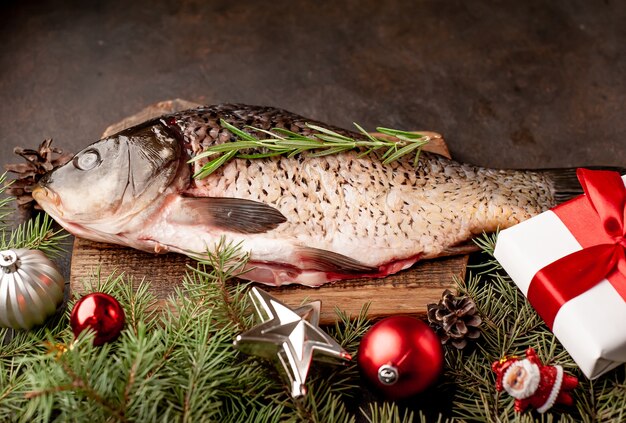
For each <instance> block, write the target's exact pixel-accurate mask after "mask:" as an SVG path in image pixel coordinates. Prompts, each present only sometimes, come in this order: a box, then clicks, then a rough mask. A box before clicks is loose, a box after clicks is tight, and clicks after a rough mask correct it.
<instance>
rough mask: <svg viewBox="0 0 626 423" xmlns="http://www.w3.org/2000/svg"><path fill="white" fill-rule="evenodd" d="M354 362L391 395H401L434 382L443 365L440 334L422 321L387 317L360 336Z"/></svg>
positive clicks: (378, 386) (399, 396)
mask: <svg viewBox="0 0 626 423" xmlns="http://www.w3.org/2000/svg"><path fill="white" fill-rule="evenodd" d="M357 363H358V366H359V369H360V370H361V373H362V374H363V375H364V376H365V377H366V378H367V379H368V380H369V381H370V382H371V383H372V384H373V385H374V386H375V387H376V388H378V389H379V390H380V391H382V392H383V394H385V396H387V397H388V398H390V399H402V398H407V397H410V396H412V395H415V394H417V393H419V392H422V391H423V390H425V389H426V388H428V387H429V386H430V385H431V384H433V383H434V382H435V381H436V380H437V378H438V377H439V375H440V374H441V371H442V369H443V350H442V347H441V341H440V340H439V337H437V335H436V334H435V332H433V330H432V329H431V328H430V327H429V326H428V325H427V324H426V323H424V322H422V321H421V320H418V319H414V318H412V317H408V316H394V317H388V318H386V319H383V320H381V321H380V322H378V323H376V324H375V325H374V326H372V328H371V329H370V330H369V331H368V332H367V333H366V334H365V336H363V339H362V340H361V344H360V345H359V354H358V357H357Z"/></svg>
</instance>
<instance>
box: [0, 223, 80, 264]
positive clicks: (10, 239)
mask: <svg viewBox="0 0 626 423" xmlns="http://www.w3.org/2000/svg"><path fill="white" fill-rule="evenodd" d="M53 224H54V221H53V220H52V219H51V218H50V216H48V215H47V214H43V215H42V214H38V215H37V216H36V217H35V219H30V220H28V221H27V222H24V223H22V224H20V225H19V226H18V227H17V228H16V229H15V230H13V231H12V232H11V234H10V235H9V236H7V234H6V232H5V231H2V234H1V236H0V249H2V250H6V249H8V248H28V249H32V250H40V251H43V252H44V253H45V254H46V255H47V256H48V257H55V256H58V255H59V254H60V253H61V252H62V251H63V250H64V248H63V245H62V242H63V241H64V240H65V239H66V238H67V237H68V236H69V235H68V234H67V233H66V232H65V231H63V230H58V231H55V230H53V228H52V226H53Z"/></svg>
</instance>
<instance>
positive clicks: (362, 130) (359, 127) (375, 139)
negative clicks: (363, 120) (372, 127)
mask: <svg viewBox="0 0 626 423" xmlns="http://www.w3.org/2000/svg"><path fill="white" fill-rule="evenodd" d="M352 124H353V125H354V126H356V129H358V130H359V132H360V133H361V134H363V135H364V136H366V137H367V138H368V139H369V140H370V141H371V142H372V143H374V144H381V145H382V142H381V140H379V139H378V138H376V137H375V136H373V135H372V134H370V133H369V132H367V131H366V130H365V129H363V127H361V125H359V124H358V123H356V122H352Z"/></svg>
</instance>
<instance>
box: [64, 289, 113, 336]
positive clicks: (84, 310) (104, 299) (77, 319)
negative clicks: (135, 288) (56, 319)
mask: <svg viewBox="0 0 626 423" xmlns="http://www.w3.org/2000/svg"><path fill="white" fill-rule="evenodd" d="M124 321H125V315H124V309H122V306H121V305H120V303H119V302H118V301H117V300H116V299H115V298H113V297H112V296H110V295H108V294H104V293H102V292H94V293H92V294H87V295H85V296H84V297H83V298H81V299H80V300H78V301H77V302H76V304H74V308H73V309H72V313H71V314H70V325H71V326H72V332H74V336H78V334H79V333H81V332H82V331H83V330H85V329H87V328H91V329H92V330H93V331H94V332H95V333H96V336H95V338H94V340H93V344H94V345H103V344H104V343H106V342H109V341H113V340H114V339H116V338H117V337H118V336H119V334H120V332H121V331H122V328H123V327H124Z"/></svg>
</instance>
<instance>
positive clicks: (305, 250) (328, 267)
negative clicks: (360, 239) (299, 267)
mask: <svg viewBox="0 0 626 423" xmlns="http://www.w3.org/2000/svg"><path fill="white" fill-rule="evenodd" d="M298 255H299V256H300V259H301V260H302V261H303V262H304V263H305V267H306V268H307V269H310V270H319V271H322V272H334V273H358V274H367V273H373V272H377V271H378V268H376V267H372V266H368V265H366V264H363V263H361V262H359V261H357V260H355V259H353V258H350V257H348V256H344V255H343V254H339V253H335V252H332V251H328V250H322V249H319V248H311V247H301V248H299V249H298Z"/></svg>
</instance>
